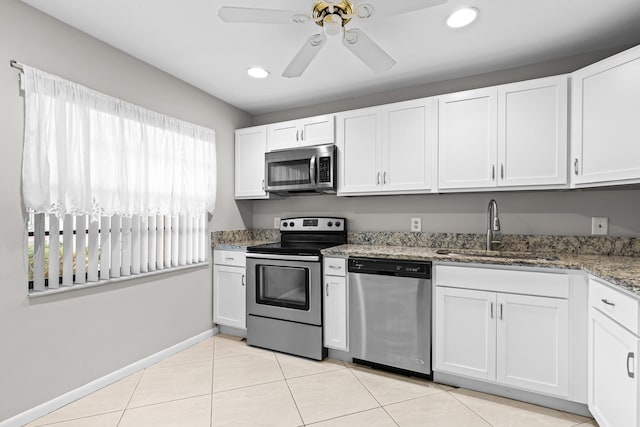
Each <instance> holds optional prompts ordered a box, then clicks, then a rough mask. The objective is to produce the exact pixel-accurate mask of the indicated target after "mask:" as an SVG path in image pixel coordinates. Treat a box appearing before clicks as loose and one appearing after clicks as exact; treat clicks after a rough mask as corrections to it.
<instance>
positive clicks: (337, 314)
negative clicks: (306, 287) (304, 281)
mask: <svg viewBox="0 0 640 427" xmlns="http://www.w3.org/2000/svg"><path fill="white" fill-rule="evenodd" d="M323 329H324V345H325V347H330V348H335V349H338V350H344V351H347V350H348V346H347V281H346V279H345V278H344V277H338V276H328V275H327V276H325V278H324V328H323Z"/></svg>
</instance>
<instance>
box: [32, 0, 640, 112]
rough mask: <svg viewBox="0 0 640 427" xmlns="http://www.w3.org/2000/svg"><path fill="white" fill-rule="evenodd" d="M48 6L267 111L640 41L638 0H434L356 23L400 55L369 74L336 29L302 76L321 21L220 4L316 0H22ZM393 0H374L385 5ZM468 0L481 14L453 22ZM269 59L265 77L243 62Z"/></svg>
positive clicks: (307, 1) (160, 64)
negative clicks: (299, 67)
mask: <svg viewBox="0 0 640 427" xmlns="http://www.w3.org/2000/svg"><path fill="white" fill-rule="evenodd" d="M23 1H24V2H25V3H28V4H30V5H32V6H34V7H36V8H38V9H40V10H42V11H44V12H45V13H47V14H49V15H52V16H54V17H56V18H58V19H59V20H61V21H63V22H66V23H67V24H69V25H71V26H73V27H75V28H78V29H79V30H81V31H84V32H86V33H88V34H90V35H92V36H94V37H96V38H98V39H100V40H103V41H105V42H106V43H108V44H110V45H111V46H114V47H116V48H118V49H120V50H123V51H125V52H127V53H129V54H131V55H133V56H135V57H137V58H139V59H141V60H143V61H145V62H147V63H149V64H152V65H154V66H155V67H157V68H160V69H162V70H164V71H166V72H167V73H169V74H172V75H174V76H176V77H178V78H180V79H182V80H184V81H186V82H188V83H190V84H192V85H193V86H196V87H198V88H200V89H202V90H203V91H205V92H207V93H209V94H211V95H213V96H216V97H218V98H220V99H222V100H224V101H226V102H228V103H230V104H232V105H235V106H237V107H239V108H241V109H243V110H245V111H247V112H249V113H252V114H261V113H267V112H273V111H278V110H283V109H289V108H295V107H299V106H304V105H312V104H317V103H320V102H329V101H334V100H338V99H342V98H347V97H354V96H360V95H365V94H370V93H375V92H381V91H385V90H391V89H398V88H403V87H410V86H414V85H419V84H426V83H430V82H434V81H440V80H448V79H452V78H458V77H463V76H469V75H473V74H478V73H483V72H489V71H494V70H500V69H507V68H512V67H517V66H520V65H524V64H531V63H536V62H541V61H545V60H549V59H554V58H560V57H565V56H569V55H573V54H578V53H584V52H590V51H595V50H599V49H604V48H610V47H617V46H622V45H630V44H637V43H640V24H639V23H640V1H639V0H528V1H524V0H449V1H448V2H447V3H445V4H442V5H439V6H434V7H432V8H428V9H424V10H419V11H415V12H410V13H407V14H404V15H397V16H392V17H387V18H385V19H379V20H378V21H377V22H371V23H361V22H360V23H355V21H354V22H352V23H351V24H349V27H350V28H356V27H357V28H361V29H362V30H365V31H366V32H367V33H368V34H369V36H371V37H372V38H373V39H374V40H375V41H376V42H377V43H378V44H379V45H381V46H382V47H383V48H384V49H385V50H386V51H387V52H389V53H390V54H391V56H393V57H394V58H395V59H396V60H397V64H396V65H395V67H394V68H393V69H392V70H391V71H388V72H385V73H381V74H374V73H372V72H371V71H370V70H369V69H368V68H367V67H366V66H365V65H364V64H363V63H361V62H360V61H359V60H358V59H357V58H356V57H354V56H353V55H352V54H351V53H350V52H349V51H348V50H347V49H346V48H345V47H344V46H342V44H341V43H340V41H339V40H338V39H330V40H329V41H328V42H327V44H326V45H325V46H324V48H323V49H322V51H321V52H320V53H319V54H318V56H317V57H316V59H315V60H314V62H312V63H311V65H310V66H309V68H308V69H307V70H306V72H305V73H304V74H303V75H302V77H299V78H295V79H287V78H284V77H281V76H280V74H281V73H282V71H283V70H284V68H285V67H286V66H287V64H288V63H289V61H290V60H291V59H292V57H293V56H294V55H295V54H296V52H297V51H298V50H299V49H300V47H301V46H302V44H303V43H304V41H305V40H306V39H307V38H308V37H309V36H310V35H312V34H315V33H317V32H318V30H319V27H317V26H316V25H315V24H313V23H306V24H290V25H286V24H283V25H272V24H227V23H223V22H222V21H221V20H220V19H219V18H218V15H217V11H218V9H219V7H220V6H223V5H226V6H236V7H238V6H239V7H257V8H272V9H287V10H300V11H302V12H305V11H307V12H310V10H311V5H312V4H313V3H314V1H313V0H134V1H131V0H83V1H78V0H23ZM385 1H394V2H395V1H402V0H368V1H367V2H368V3H371V4H373V5H374V6H375V5H376V4H381V3H382V2H385ZM462 6H474V7H476V8H478V9H479V10H480V16H479V18H478V20H477V21H476V22H474V23H473V24H472V25H470V26H469V27H466V28H462V29H458V30H453V29H450V28H448V27H447V26H446V25H445V21H446V18H447V16H448V15H449V14H450V13H451V12H452V11H454V10H456V9H458V8H460V7H462ZM254 65H260V66H262V67H264V68H266V69H268V70H269V71H270V72H271V75H270V76H269V77H268V78H266V79H263V80H255V79H252V78H250V77H248V76H247V74H246V72H245V70H246V69H247V68H249V67H251V66H254Z"/></svg>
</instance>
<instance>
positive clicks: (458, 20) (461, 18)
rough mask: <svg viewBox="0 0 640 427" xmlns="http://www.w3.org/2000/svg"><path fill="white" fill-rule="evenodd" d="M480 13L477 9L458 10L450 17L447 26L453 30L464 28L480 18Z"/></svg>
mask: <svg viewBox="0 0 640 427" xmlns="http://www.w3.org/2000/svg"><path fill="white" fill-rule="evenodd" d="M478 14H479V11H478V9H476V8H475V7H465V8H462V9H458V10H456V11H455V12H453V13H452V14H451V15H449V18H447V25H448V26H449V27H451V28H462V27H465V26H467V25H469V24H471V23H472V22H473V21H475V20H476V18H478Z"/></svg>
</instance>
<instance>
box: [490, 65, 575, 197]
mask: <svg viewBox="0 0 640 427" xmlns="http://www.w3.org/2000/svg"><path fill="white" fill-rule="evenodd" d="M567 95H568V84H567V77H566V76H557V77H549V78H544V79H537V80H530V81H526V82H519V83H513V84H509V85H504V86H499V87H498V169H499V170H498V185H500V186H506V187H510V186H535V185H554V184H558V185H561V184H566V183H567V178H568V177H567V136H568V129H567V118H568V114H569V111H568V107H567Z"/></svg>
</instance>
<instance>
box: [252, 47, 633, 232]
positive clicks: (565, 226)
mask: <svg viewBox="0 0 640 427" xmlns="http://www.w3.org/2000/svg"><path fill="white" fill-rule="evenodd" d="M638 43H640V40H638ZM628 47H630V46H622V47H619V48H616V49H609V50H606V51H598V52H593V53H589V54H583V55H577V56H573V57H569V58H564V59H559V60H554V61H549V62H545V63H541V64H533V65H528V66H524V67H519V68H514V69H511V70H504V71H499V72H494V73H488V74H482V75H478V76H473V77H466V78H461V79H456V80H450V81H444V82H437V83H432V84H428V85H424V86H418V87H413V88H406V89H400V90H394V91H389V92H383V93H377V94H371V95H367V96H362V97H358V98H349V99H344V100H341V101H336V102H329V103H324V104H318V105H311V106H308V107H304V108H296V109H294V110H287V111H279V112H274V113H269V114H263V115H259V116H256V117H255V118H254V124H255V125H258V124H265V123H273V122H277V121H284V120H290V119H295V118H300V117H309V116H314V115H319V114H327V113H332V112H338V111H346V110H350V109H356V108H363V107H369V106H373V105H381V104H386V103H391V102H397V101H403V100H407V99H414V98H420V97H427V96H433V95H439V94H443V93H450V92H456V91H460V90H467V89H473V88H478V87H486V86H492V85H497V84H504V83H510V82H514V81H521V80H527V79H533V78H538V77H544V76H550V75H556V74H564V73H569V72H572V71H575V70H576V69H579V68H581V67H583V66H585V65H588V64H591V63H593V62H596V61H598V60H600V59H602V58H605V57H607V56H610V55H613V54H614V53H617V52H619V51H621V50H624V49H626V48H628ZM491 198H495V199H496V200H497V201H498V204H499V207H500V217H501V225H502V230H503V232H504V233H507V234H559V235H588V234H590V233H591V217H592V216H606V217H609V234H610V235H614V236H640V190H637V189H625V190H589V191H536V192H501V193H497V192H496V193H460V194H440V195H437V194H436V195H421V196H376V197H350V198H343V197H335V196H298V197H291V198H288V199H282V200H260V201H255V202H253V226H254V227H256V228H270V227H272V226H273V217H274V216H283V217H284V216H297V215H307V214H327V215H336V216H345V217H347V218H348V219H349V220H350V222H349V227H350V228H351V229H352V230H359V231H366V230H372V231H409V220H410V218H411V217H421V218H422V228H423V231H430V232H466V233H484V232H485V231H486V209H487V204H488V202H489V200H490V199H491Z"/></svg>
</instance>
